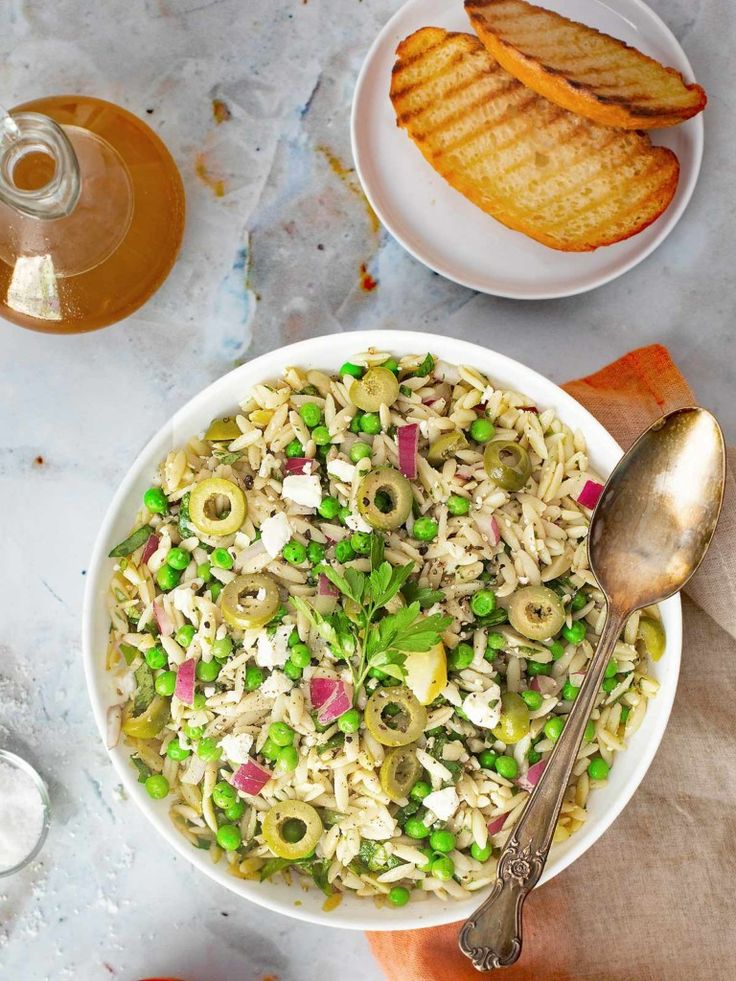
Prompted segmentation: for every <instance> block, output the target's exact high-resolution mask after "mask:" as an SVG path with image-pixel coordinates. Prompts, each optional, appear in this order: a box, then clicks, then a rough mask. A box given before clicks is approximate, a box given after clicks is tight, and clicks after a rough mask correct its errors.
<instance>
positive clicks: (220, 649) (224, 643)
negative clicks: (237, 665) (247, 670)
mask: <svg viewBox="0 0 736 981" xmlns="http://www.w3.org/2000/svg"><path fill="white" fill-rule="evenodd" d="M232 652H233V642H232V639H231V638H230V637H220V639H219V640H215V641H213V643H212V656H213V657H216V658H217V660H218V661H224V660H225V659H226V658H228V657H230V655H231V654H232Z"/></svg>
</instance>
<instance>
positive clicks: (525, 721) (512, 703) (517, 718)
mask: <svg viewBox="0 0 736 981" xmlns="http://www.w3.org/2000/svg"><path fill="white" fill-rule="evenodd" d="M528 732H529V707H528V706H527V704H526V702H525V701H524V699H523V698H522V697H521V695H517V694H516V692H514V691H507V692H505V693H504V694H503V695H502V696H501V719H500V721H499V723H498V725H497V726H496V728H495V729H494V730H493V735H494V736H495V737H496V739H500V740H501V742H502V743H506V745H507V746H511V745H512V744H513V743H518V741H519V740H520V739H523V738H524V736H526V734H527V733H528Z"/></svg>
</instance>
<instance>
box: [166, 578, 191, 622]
mask: <svg viewBox="0 0 736 981" xmlns="http://www.w3.org/2000/svg"><path fill="white" fill-rule="evenodd" d="M169 595H170V596H171V602H172V603H173V605H174V609H175V610H179V612H180V613H183V614H184V616H185V617H186V618H187V620H190V621H191V622H192V623H195V624H196V623H197V613H196V611H195V609H194V593H193V591H192V587H191V586H190V585H189V584H188V583H187V585H186V586H179V587H177V589H172V591H171V593H170V594H169Z"/></svg>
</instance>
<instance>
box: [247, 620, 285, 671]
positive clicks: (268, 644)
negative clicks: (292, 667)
mask: <svg viewBox="0 0 736 981" xmlns="http://www.w3.org/2000/svg"><path fill="white" fill-rule="evenodd" d="M293 629H294V628H293V627H292V626H291V625H290V624H282V625H281V626H280V627H277V628H276V632H275V633H274V635H273V637H269V636H268V634H265V633H261V634H259V635H258V642H257V644H256V664H257V665H258V666H259V667H261V668H282V667H283V666H284V665H285V664H286V661H287V658H288V657H289V647H288V643H287V642H288V640H289V634H290V633H291V631H292V630H293Z"/></svg>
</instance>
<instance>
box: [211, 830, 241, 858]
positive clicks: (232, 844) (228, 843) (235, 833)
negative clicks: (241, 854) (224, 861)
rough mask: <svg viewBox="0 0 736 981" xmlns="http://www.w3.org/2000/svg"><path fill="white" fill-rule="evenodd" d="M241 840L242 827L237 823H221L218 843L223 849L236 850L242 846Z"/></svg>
mask: <svg viewBox="0 0 736 981" xmlns="http://www.w3.org/2000/svg"><path fill="white" fill-rule="evenodd" d="M241 841H242V835H241V834H240V828H239V827H238V826H237V825H236V824H221V825H220V827H219V828H218V829H217V844H218V845H219V846H220V848H222V849H223V851H226V852H234V851H235V849H236V848H240V842H241Z"/></svg>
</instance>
